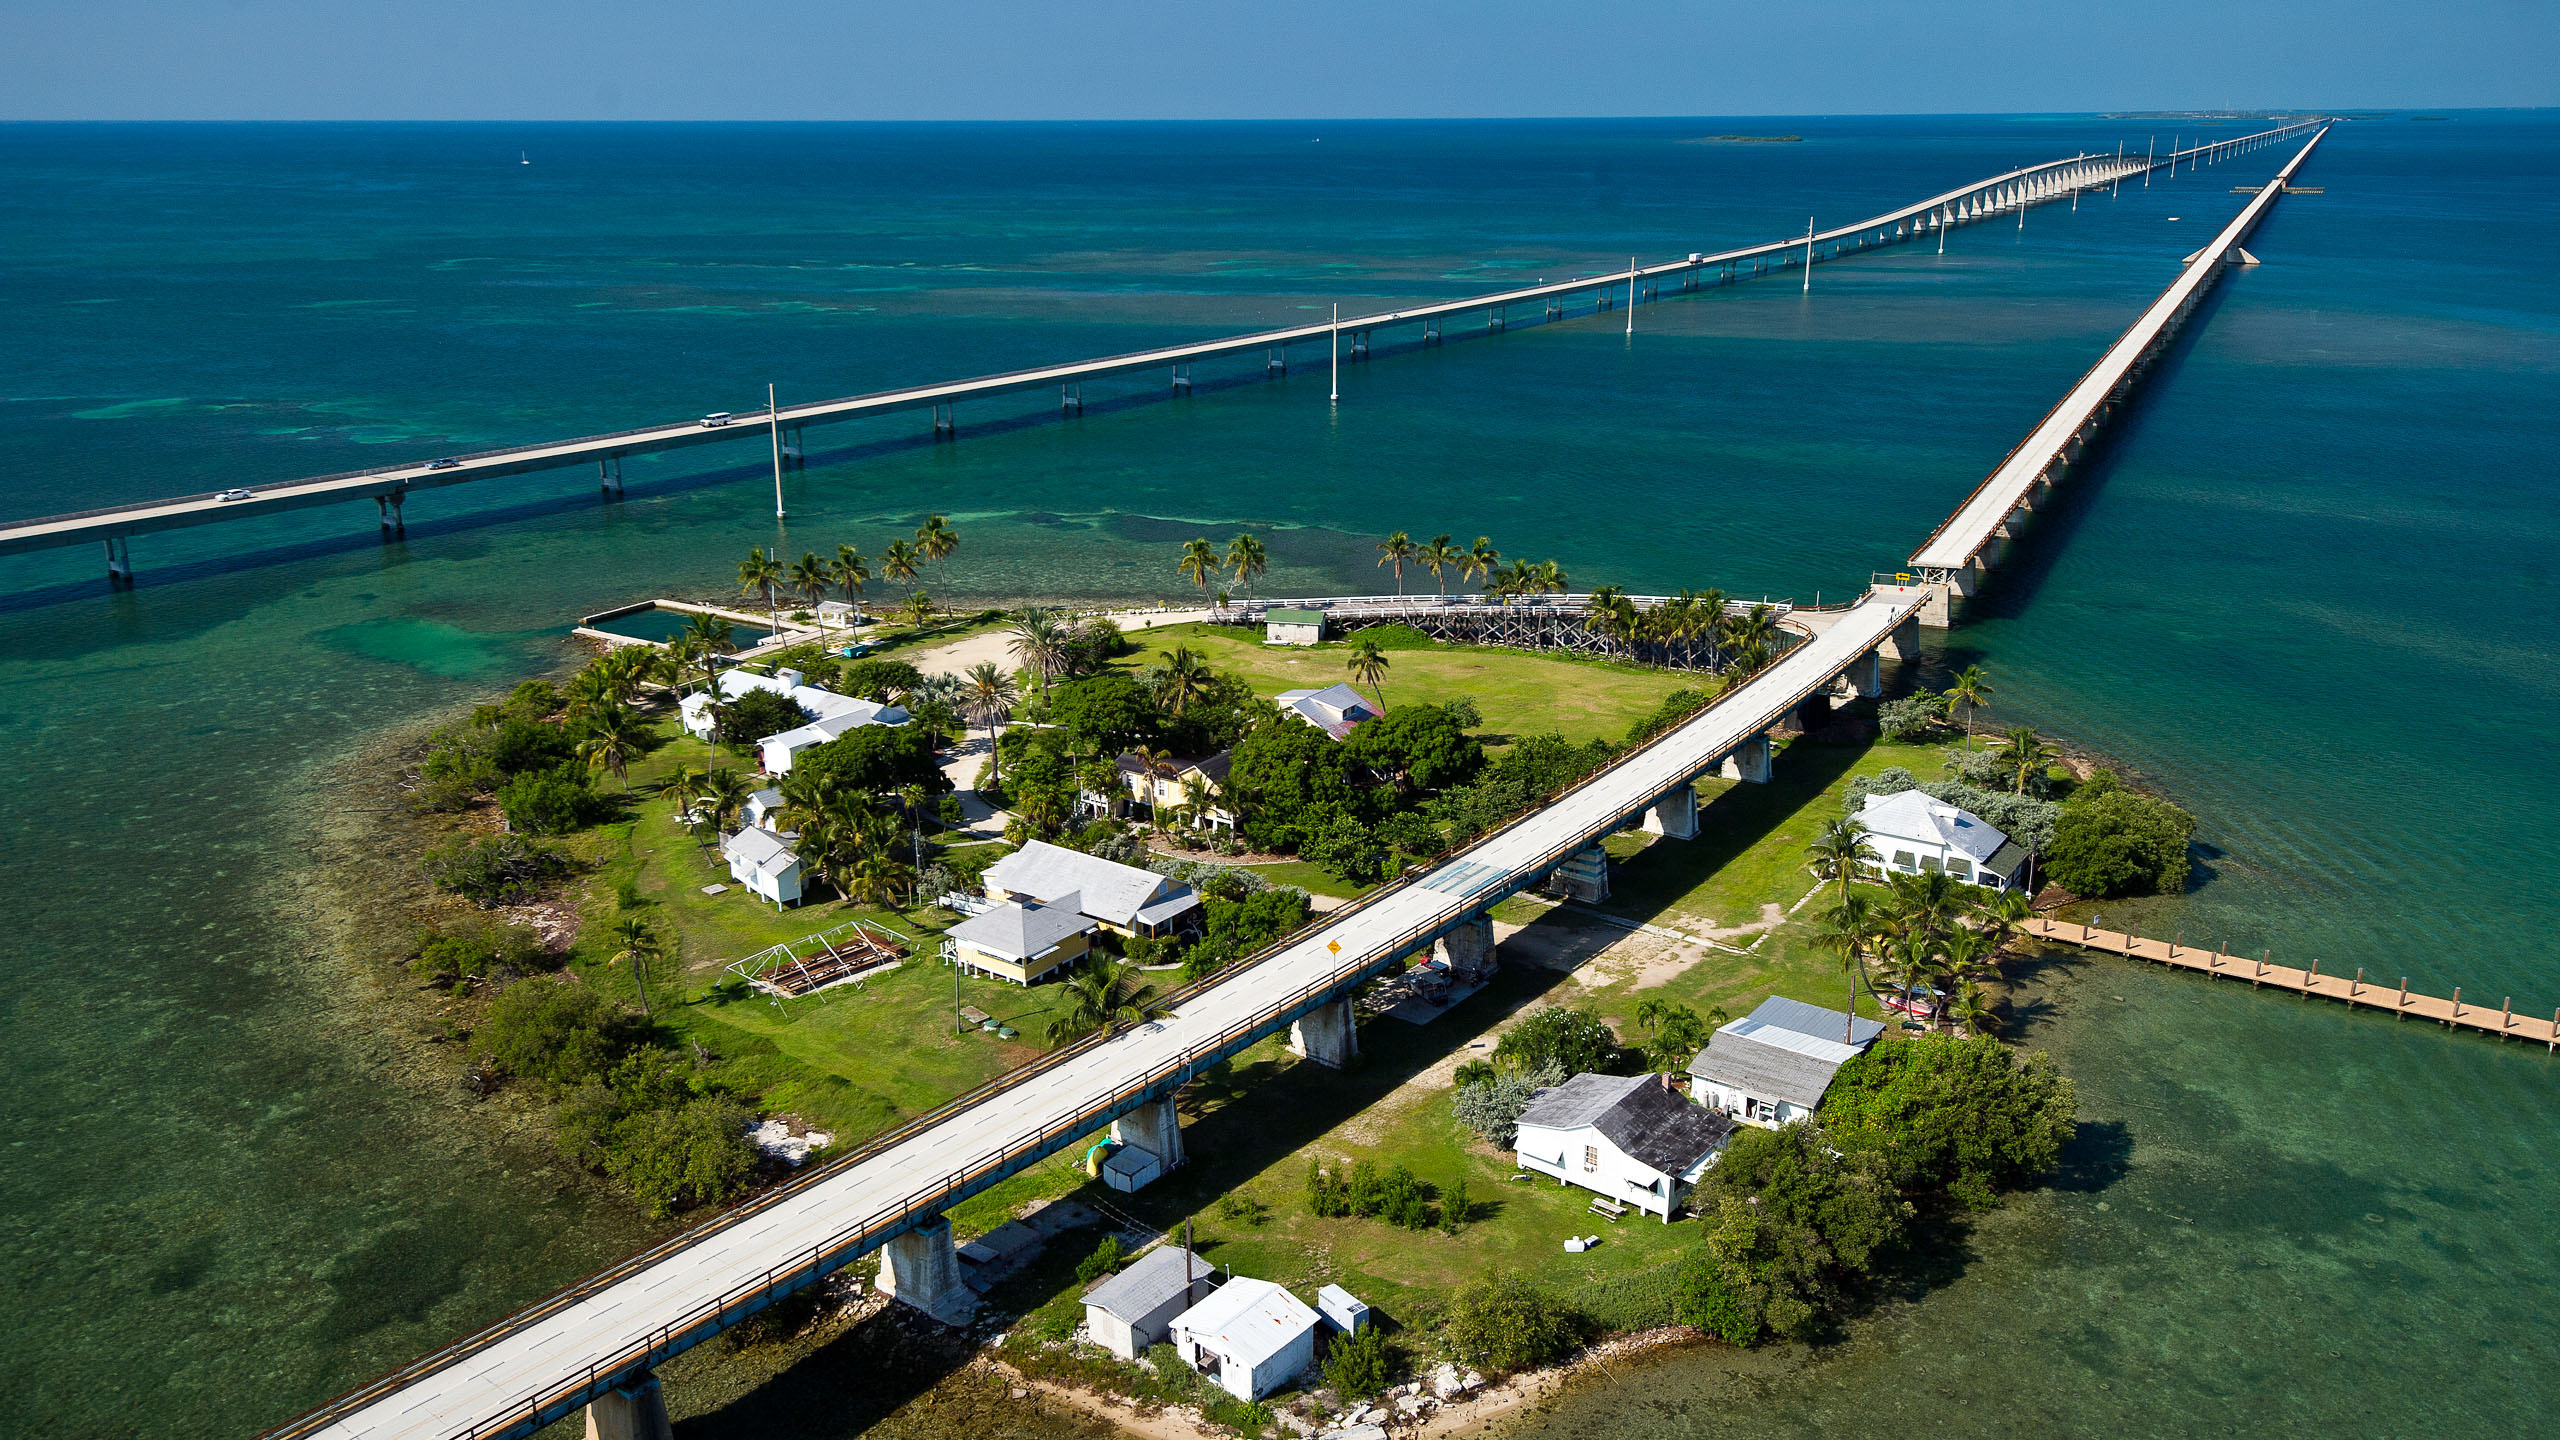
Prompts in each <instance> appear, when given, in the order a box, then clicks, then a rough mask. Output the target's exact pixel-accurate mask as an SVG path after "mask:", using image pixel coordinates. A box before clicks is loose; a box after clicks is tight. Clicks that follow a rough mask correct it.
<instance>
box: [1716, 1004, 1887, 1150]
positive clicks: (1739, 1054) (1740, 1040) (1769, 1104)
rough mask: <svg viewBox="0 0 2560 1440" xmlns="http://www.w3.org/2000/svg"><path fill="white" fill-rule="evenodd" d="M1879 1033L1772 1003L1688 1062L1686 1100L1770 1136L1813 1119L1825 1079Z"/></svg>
mask: <svg viewBox="0 0 2560 1440" xmlns="http://www.w3.org/2000/svg"><path fill="white" fill-rule="evenodd" d="M1883 1033H1884V1025H1883V1024H1882V1022H1880V1021H1875V1020H1866V1019H1855V1018H1852V1017H1851V1016H1849V1015H1847V1014H1845V1013H1843V1012H1841V1011H1838V1010H1825V1009H1824V1008H1822V1007H1821V1006H1819V1005H1807V1004H1805V1003H1804V1002H1803V1001H1801V1000H1789V999H1786V998H1784V997H1782V996H1777V995H1772V996H1770V997H1769V998H1768V999H1766V1000H1763V1001H1761V1002H1760V1008H1759V1009H1757V1010H1754V1011H1752V1012H1751V1013H1750V1014H1748V1015H1745V1016H1743V1017H1742V1018H1741V1019H1739V1020H1736V1021H1734V1022H1732V1023H1731V1024H1729V1025H1725V1026H1723V1027H1722V1028H1720V1029H1718V1030H1717V1031H1716V1033H1715V1034H1713V1035H1711V1036H1709V1037H1707V1048H1706V1049H1704V1050H1701V1051H1699V1052H1698V1053H1697V1055H1696V1056H1695V1057H1694V1058H1693V1059H1691V1060H1690V1061H1689V1080H1690V1084H1689V1093H1690V1095H1691V1096H1692V1097H1694V1098H1695V1099H1696V1100H1697V1102H1698V1103H1699V1104H1700V1105H1703V1106H1705V1107H1707V1108H1709V1109H1711V1110H1717V1111H1721V1112H1723V1113H1724V1114H1726V1115H1730V1116H1732V1117H1733V1118H1734V1119H1736V1120H1739V1121H1741V1122H1742V1123H1743V1124H1745V1125H1757V1126H1759V1127H1761V1128H1762V1129H1764V1130H1775V1129H1776V1128H1778V1127H1779V1126H1781V1125H1784V1124H1786V1123H1787V1122H1789V1121H1791V1120H1801V1119H1804V1118H1805V1117H1806V1116H1808V1115H1811V1114H1812V1113H1813V1112H1814V1110H1815V1108H1816V1107H1818V1106H1819V1105H1821V1103H1822V1093H1823V1092H1824V1091H1825V1090H1828V1089H1830V1088H1831V1077H1832V1076H1834V1075H1836V1074H1838V1073H1840V1067H1841V1066H1843V1065H1846V1064H1848V1063H1849V1062H1850V1061H1851V1060H1853V1059H1856V1058H1857V1056H1858V1054H1859V1052H1861V1051H1863V1050H1865V1049H1866V1048H1867V1047H1868V1046H1869V1045H1872V1044H1874V1043H1875V1039H1876V1037H1877V1036H1879V1035H1881V1034H1883Z"/></svg>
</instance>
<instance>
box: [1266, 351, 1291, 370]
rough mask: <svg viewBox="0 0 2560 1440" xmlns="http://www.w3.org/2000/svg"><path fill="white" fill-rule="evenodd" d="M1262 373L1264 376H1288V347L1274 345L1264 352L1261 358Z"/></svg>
mask: <svg viewBox="0 0 2560 1440" xmlns="http://www.w3.org/2000/svg"><path fill="white" fill-rule="evenodd" d="M1262 373H1264V374H1265V375H1273V374H1277V375H1286V374H1288V373H1289V347H1288V346H1286V345H1274V346H1272V347H1271V348H1270V349H1269V350H1268V351H1266V352H1264V355H1263V358H1262Z"/></svg>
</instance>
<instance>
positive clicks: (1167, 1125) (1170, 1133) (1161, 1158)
mask: <svg viewBox="0 0 2560 1440" xmlns="http://www.w3.org/2000/svg"><path fill="white" fill-rule="evenodd" d="M1111 1143H1113V1144H1115V1145H1132V1146H1135V1147H1137V1148H1138V1149H1140V1150H1144V1151H1146V1152H1147V1153H1148V1154H1150V1155H1153V1156H1154V1157H1156V1163H1158V1164H1160V1165H1162V1166H1164V1168H1166V1169H1167V1170H1171V1169H1174V1168H1176V1167H1178V1166H1179V1165H1181V1164H1182V1162H1183V1159H1184V1158H1185V1157H1184V1156H1183V1153H1182V1117H1181V1115H1180V1114H1179V1113H1177V1112H1176V1111H1175V1110H1174V1108H1173V1097H1172V1096H1171V1095H1167V1096H1165V1097H1164V1098H1163V1099H1161V1100H1150V1101H1148V1102H1147V1103H1145V1104H1144V1105H1141V1106H1139V1107H1138V1108H1137V1109H1135V1110H1132V1111H1130V1112H1129V1113H1128V1114H1126V1115H1123V1116H1121V1117H1120V1118H1119V1119H1117V1120H1114V1121H1112V1122H1111Z"/></svg>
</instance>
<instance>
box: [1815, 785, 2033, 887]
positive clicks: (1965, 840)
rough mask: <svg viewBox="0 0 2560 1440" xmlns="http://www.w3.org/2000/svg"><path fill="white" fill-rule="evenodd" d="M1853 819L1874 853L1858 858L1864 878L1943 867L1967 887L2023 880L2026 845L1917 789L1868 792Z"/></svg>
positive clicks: (2020, 882)
mask: <svg viewBox="0 0 2560 1440" xmlns="http://www.w3.org/2000/svg"><path fill="white" fill-rule="evenodd" d="M1857 820H1858V824H1859V826H1860V827H1861V828H1863V829H1864V830H1865V831H1866V841H1867V848H1868V849H1870V850H1872V851H1874V852H1875V853H1874V854H1873V855H1872V856H1867V857H1862V858H1861V860H1860V866H1861V868H1862V869H1863V870H1864V871H1865V872H1866V873H1867V874H1868V875H1869V876H1872V877H1881V876H1882V875H1884V874H1886V873H1887V872H1891V873H1893V874H1898V875H1919V874H1923V873H1926V872H1928V871H1931V870H1944V871H1945V872H1947V874H1948V875H1950V876H1952V877H1954V878H1955V879H1958V880H1962V881H1964V882H1965V883H1966V884H1968V885H1980V886H1983V887H1984V888H1986V889H1991V890H2006V889H2009V888H2010V887H2011V886H2015V885H2025V884H2027V883H2028V877H2027V875H2026V873H2025V872H2026V870H2027V868H2028V864H2027V862H2028V858H2029V857H2028V855H2027V847H2025V846H2023V845H2020V844H2018V843H2017V842H2016V841H2014V840H2011V839H2010V838H2009V837H2008V836H2007V835H2005V834H2003V833H2002V832H2001V831H2000V829H1999V827H1997V826H1995V825H1993V824H1992V823H1991V822H1990V821H1988V820H1985V819H1983V818H1982V817H1981V816H1979V815H1976V814H1974V813H1973V812H1972V811H1970V810H1965V809H1961V808H1959V807H1957V806H1954V805H1950V804H1948V803H1947V802H1946V801H1944V800H1936V799H1932V798H1930V797H1929V795H1928V794H1926V793H1925V792H1923V791H1919V790H1897V791H1895V792H1894V793H1893V794H1891V795H1870V796H1868V797H1867V799H1866V803H1865V804H1863V805H1861V806H1859V807H1858V816H1857Z"/></svg>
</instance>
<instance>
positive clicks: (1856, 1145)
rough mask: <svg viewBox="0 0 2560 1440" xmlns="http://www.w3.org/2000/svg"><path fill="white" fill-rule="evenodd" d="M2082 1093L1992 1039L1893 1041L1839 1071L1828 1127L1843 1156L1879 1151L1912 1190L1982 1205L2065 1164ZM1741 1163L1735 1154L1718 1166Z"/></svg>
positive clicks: (2040, 1056) (2032, 1057) (1828, 1099)
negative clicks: (2064, 1153)
mask: <svg viewBox="0 0 2560 1440" xmlns="http://www.w3.org/2000/svg"><path fill="white" fill-rule="evenodd" d="M2076 1106H2077V1092H2076V1091H2075V1090H2074V1088H2073V1086H2072V1083H2071V1081H2070V1080H2069V1079H2068V1078H2066V1077H2064V1076H2063V1075H2062V1074H2060V1073H2059V1072H2058V1071H2056V1070H2055V1069H2054V1066H2053V1061H2052V1059H2051V1057H2049V1056H2047V1055H2045V1054H2044V1053H2043V1052H2041V1051H2037V1052H2033V1053H2030V1054H2028V1055H2026V1056H2025V1057H2024V1058H2021V1057H2020V1055H2019V1053H2018V1052H2017V1051H2015V1050H2012V1049H2011V1048H2009V1047H2008V1046H2006V1045H2003V1044H2001V1043H2000V1042H1999V1041H1997V1040H1994V1039H1991V1038H1989V1037H1987V1036H1972V1037H1969V1038H1966V1039H1961V1040H1960V1039H1956V1038H1954V1037H1952V1036H1945V1035H1923V1036H1901V1035H1895V1036H1888V1037H1887V1038H1885V1039H1883V1040H1881V1041H1878V1042H1877V1043H1876V1044H1875V1045H1874V1046H1872V1047H1870V1048H1869V1049H1868V1051H1867V1052H1866V1053H1865V1054H1864V1055H1861V1056H1859V1057H1858V1058H1856V1059H1854V1060H1852V1061H1850V1062H1849V1063H1848V1064H1846V1065H1843V1066H1841V1067H1840V1072H1839V1074H1838V1075H1837V1076H1835V1077H1833V1079H1832V1082H1831V1088H1830V1089H1829V1090H1828V1091H1826V1092H1824V1094H1823V1100H1822V1112H1821V1118H1822V1124H1823V1128H1824V1129H1825V1130H1826V1131H1827V1132H1828V1133H1829V1134H1830V1136H1831V1138H1832V1142H1833V1143H1834V1144H1836V1145H1838V1146H1839V1147H1840V1148H1842V1149H1844V1150H1855V1151H1861V1152H1864V1153H1868V1154H1872V1155H1874V1156H1876V1157H1878V1158H1879V1159H1880V1160H1881V1161H1882V1162H1883V1164H1884V1166H1885V1168H1886V1172H1887V1173H1888V1175H1889V1176H1890V1177H1891V1179H1892V1182H1893V1183H1894V1184H1895V1185H1896V1186H1898V1187H1900V1188H1902V1189H1904V1190H1906V1191H1924V1192H1936V1193H1943V1194H1945V1195H1946V1196H1947V1197H1948V1198H1950V1199H1952V1200H1953V1201H1954V1202H1955V1203H1956V1204H1958V1205H1960V1206H1964V1207H1966V1208H1971V1209H1980V1208H1983V1207H1985V1206H1988V1205H1990V1204H1991V1203H1993V1201H1994V1199H1995V1198H1996V1197H1997V1195H1998V1194H1999V1192H2001V1191H2003V1190H2009V1189H2014V1188H2016V1187H2018V1186H2020V1185H2023V1184H2027V1183H2029V1182H2031V1181H2033V1180H2034V1179H2035V1178H2036V1177H2038V1176H2040V1175H2043V1174H2044V1173H2046V1172H2047V1171H2049V1170H2051V1169H2052V1168H2053V1167H2054V1166H2055V1165H2056V1164H2057V1163H2059V1162H2060V1160H2061V1158H2062V1147H2063V1144H2064V1143H2065V1142H2066V1141H2068V1140H2069V1139H2070V1138H2071V1135H2072V1131H2073V1129H2074V1126H2075V1118H2074V1112H2075V1109H2076ZM1731 1163H1732V1157H1731V1155H1730V1154H1728V1155H1727V1157H1726V1159H1725V1161H1724V1162H1723V1163H1721V1164H1719V1165H1718V1166H1717V1167H1716V1169H1717V1171H1719V1172H1721V1171H1722V1170H1724V1169H1725V1167H1726V1166H1727V1165H1730V1164H1731Z"/></svg>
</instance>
